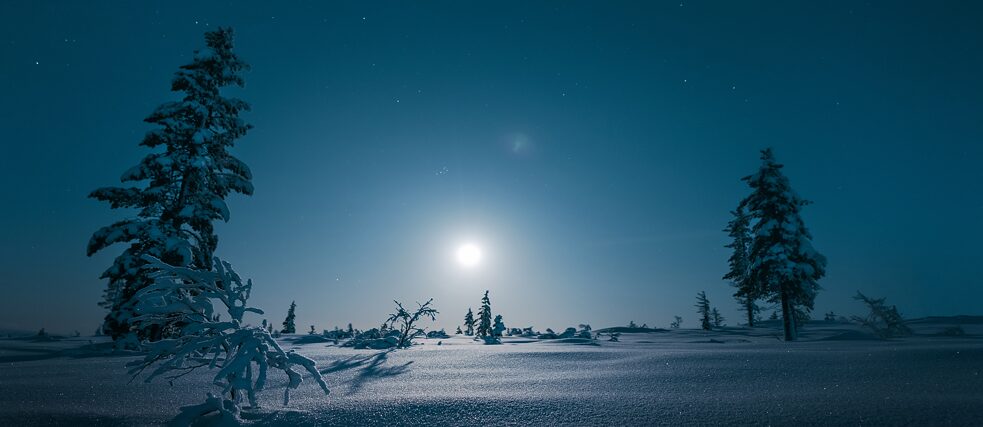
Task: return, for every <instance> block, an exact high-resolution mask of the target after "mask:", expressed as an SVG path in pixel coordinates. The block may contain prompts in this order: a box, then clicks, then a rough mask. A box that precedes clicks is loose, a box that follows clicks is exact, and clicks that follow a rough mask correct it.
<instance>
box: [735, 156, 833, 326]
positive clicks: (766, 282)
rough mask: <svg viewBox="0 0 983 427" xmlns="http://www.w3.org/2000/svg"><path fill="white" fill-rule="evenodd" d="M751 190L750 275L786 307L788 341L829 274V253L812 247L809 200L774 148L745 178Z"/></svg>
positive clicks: (772, 299)
mask: <svg viewBox="0 0 983 427" xmlns="http://www.w3.org/2000/svg"><path fill="white" fill-rule="evenodd" d="M744 181H746V182H747V183H748V185H750V186H751V189H752V192H751V194H750V195H749V196H748V197H747V198H745V199H744V201H743V202H742V204H743V205H744V206H746V207H747V209H748V213H749V214H750V215H751V216H753V217H754V218H755V219H756V220H757V222H756V223H755V224H754V227H752V232H751V234H752V235H753V236H754V239H753V241H752V243H751V252H750V256H749V265H750V266H751V267H750V269H749V275H748V277H749V279H750V280H751V281H752V282H754V283H760V284H761V285H762V286H763V289H764V293H765V295H766V296H768V297H769V301H770V302H772V303H779V304H781V307H782V326H783V328H784V329H785V340H786V341H793V340H795V339H796V336H797V325H798V323H799V322H796V320H797V319H796V318H798V319H799V320H802V319H805V318H808V315H809V312H810V311H811V310H812V308H813V303H814V301H815V298H816V292H818V291H819V283H818V280H819V279H820V278H822V277H823V276H824V275H825V274H826V257H824V256H822V255H821V254H820V253H819V252H817V251H816V250H815V249H813V247H812V235H811V234H810V233H809V230H808V229H806V226H805V223H804V222H803V221H802V218H801V217H800V216H799V212H800V211H801V209H802V207H803V206H805V205H807V204H809V202H808V201H806V200H804V199H802V198H800V197H799V196H798V195H796V194H795V191H793V190H792V187H791V185H789V182H788V178H786V177H785V175H783V174H782V165H781V164H778V163H777V162H775V156H774V155H773V154H772V151H771V149H770V148H768V149H765V150H762V151H761V168H760V169H759V170H758V172H757V173H755V174H754V175H750V176H747V177H744Z"/></svg>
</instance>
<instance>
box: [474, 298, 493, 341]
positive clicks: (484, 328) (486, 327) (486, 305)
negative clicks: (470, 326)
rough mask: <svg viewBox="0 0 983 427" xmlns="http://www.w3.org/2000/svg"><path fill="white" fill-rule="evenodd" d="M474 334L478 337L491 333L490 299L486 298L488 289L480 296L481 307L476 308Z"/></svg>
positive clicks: (488, 335) (487, 335)
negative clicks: (476, 323) (476, 318)
mask: <svg viewBox="0 0 983 427" xmlns="http://www.w3.org/2000/svg"><path fill="white" fill-rule="evenodd" d="M475 335H477V336H479V337H490V336H491V335H492V313H491V300H489V299H488V291H485V296H484V297H483V298H481V308H480V309H478V328H477V329H476V330H475Z"/></svg>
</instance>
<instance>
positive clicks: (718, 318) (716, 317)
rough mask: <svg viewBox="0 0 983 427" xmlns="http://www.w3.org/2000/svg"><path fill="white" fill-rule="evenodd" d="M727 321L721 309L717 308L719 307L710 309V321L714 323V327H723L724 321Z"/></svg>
mask: <svg viewBox="0 0 983 427" xmlns="http://www.w3.org/2000/svg"><path fill="white" fill-rule="evenodd" d="M726 321H727V319H725V318H724V316H723V315H722V314H720V311H719V310H717V307H714V308H713V310H710V323H713V327H714V328H721V327H723V326H724V322H726Z"/></svg>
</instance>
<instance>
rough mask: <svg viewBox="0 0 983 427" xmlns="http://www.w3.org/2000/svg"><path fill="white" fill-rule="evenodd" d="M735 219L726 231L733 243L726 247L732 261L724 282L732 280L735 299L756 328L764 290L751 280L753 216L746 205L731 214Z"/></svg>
mask: <svg viewBox="0 0 983 427" xmlns="http://www.w3.org/2000/svg"><path fill="white" fill-rule="evenodd" d="M731 214H732V215H733V216H734V218H733V219H732V220H731V221H730V222H729V223H727V228H726V229H724V231H726V232H727V234H728V236H730V237H731V239H732V240H731V243H730V244H728V245H727V246H726V247H728V248H730V249H731V250H732V251H733V252H732V253H731V256H730V259H729V260H728V261H727V262H728V264H729V265H730V270H729V271H728V272H727V274H725V275H724V280H730V282H731V284H732V285H733V286H734V288H736V292H734V298H735V299H737V302H738V303H739V304H740V305H741V308H742V309H743V310H744V311H745V313H747V324H748V326H749V327H754V320H755V317H756V316H757V315H758V312H759V311H761V308H760V307H758V304H757V300H758V299H759V298H760V297H761V294H762V289H761V288H760V286H758V284H757V283H755V282H754V281H752V280H751V277H750V275H749V271H750V267H751V265H750V262H749V255H750V250H751V241H752V239H751V216H750V215H748V214H747V213H746V212H745V211H744V205H740V206H738V207H737V210H735V211H733V212H731Z"/></svg>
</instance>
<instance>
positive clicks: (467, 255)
mask: <svg viewBox="0 0 983 427" xmlns="http://www.w3.org/2000/svg"><path fill="white" fill-rule="evenodd" d="M456 256H457V263H458V264H460V265H461V266H462V267H465V268H472V267H475V266H477V265H478V264H480V263H481V248H480V247H478V245H476V244H474V243H465V244H463V245H461V246H460V247H458V248H457V253H456Z"/></svg>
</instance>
